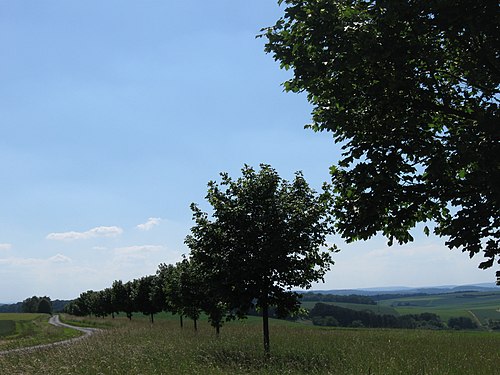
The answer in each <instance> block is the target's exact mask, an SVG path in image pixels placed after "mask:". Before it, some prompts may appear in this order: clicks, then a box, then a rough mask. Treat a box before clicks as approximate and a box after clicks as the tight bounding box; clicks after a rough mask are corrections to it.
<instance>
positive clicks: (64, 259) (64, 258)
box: [47, 254, 72, 263]
mask: <svg viewBox="0 0 500 375" xmlns="http://www.w3.org/2000/svg"><path fill="white" fill-rule="evenodd" d="M47 260H48V261H49V262H50V263H71V261H72V260H71V258H69V257H67V256H66V255H62V254H56V255H54V256H53V257H50V258H49V259H47Z"/></svg>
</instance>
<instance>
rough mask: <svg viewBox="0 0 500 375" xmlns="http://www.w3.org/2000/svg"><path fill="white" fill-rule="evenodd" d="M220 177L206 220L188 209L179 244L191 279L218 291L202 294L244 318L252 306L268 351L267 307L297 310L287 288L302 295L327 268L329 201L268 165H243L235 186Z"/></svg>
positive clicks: (293, 295)
mask: <svg viewBox="0 0 500 375" xmlns="http://www.w3.org/2000/svg"><path fill="white" fill-rule="evenodd" d="M221 177H222V181H221V183H220V184H218V183H216V182H213V181H212V182H210V183H209V188H208V193H207V196H206V199H207V201H208V202H209V203H210V205H211V206H212V207H213V214H212V216H213V220H212V219H210V218H209V215H208V214H207V213H205V212H203V211H201V209H199V208H198V207H197V206H196V205H194V204H193V205H192V210H193V217H194V220H195V221H196V225H195V226H194V227H193V228H192V229H191V233H192V234H191V235H190V236H188V237H187V239H186V243H187V245H188V246H189V248H190V249H191V254H190V256H191V259H192V261H193V263H194V264H196V266H197V269H198V271H197V272H198V273H201V272H204V273H205V275H204V276H203V277H204V278H206V279H207V280H211V282H210V284H211V285H214V286H215V288H216V289H217V292H216V293H210V291H208V290H207V291H206V293H207V295H208V294H210V295H211V296H212V297H213V298H217V296H218V298H219V299H220V302H221V303H222V304H223V305H225V306H226V307H230V308H231V310H234V309H235V310H238V311H240V312H241V313H243V314H244V313H246V312H247V311H248V310H249V309H250V308H251V307H253V306H254V304H255V305H256V306H257V307H258V308H260V309H261V311H262V314H263V324H264V326H263V328H264V348H265V350H266V351H268V350H269V332H268V326H267V318H268V312H269V307H270V306H275V307H276V309H277V312H278V314H280V315H285V314H286V313H288V312H292V311H296V310H297V309H298V307H299V306H300V303H299V301H298V294H297V293H295V292H293V291H291V289H292V287H299V288H309V287H310V286H311V283H312V282H314V281H318V280H321V279H322V277H323V275H324V274H325V272H326V271H327V270H328V269H329V267H330V264H331V263H332V261H331V257H330V254H329V253H327V252H324V251H322V249H321V247H322V246H325V245H326V243H325V240H326V235H327V234H328V233H329V227H328V222H327V221H326V219H325V214H326V208H327V202H328V199H329V195H328V194H327V193H323V194H320V195H318V194H316V193H315V192H314V191H313V190H312V189H311V188H310V187H309V185H308V184H307V182H306V181H305V179H304V178H303V176H302V175H301V174H300V173H297V174H296V176H295V179H294V180H293V181H292V182H288V181H286V180H283V179H282V178H281V177H280V176H279V175H278V174H277V172H276V171H275V170H274V169H272V168H271V167H270V166H269V165H261V169H260V170H259V171H255V170H254V169H253V168H251V167H249V166H245V167H244V168H243V169H242V177H240V178H238V179H237V180H233V179H232V178H231V177H229V175H228V174H226V173H222V174H221ZM214 302H215V301H214Z"/></svg>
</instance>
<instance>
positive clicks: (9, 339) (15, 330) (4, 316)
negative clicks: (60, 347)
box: [0, 313, 81, 351]
mask: <svg viewBox="0 0 500 375" xmlns="http://www.w3.org/2000/svg"><path fill="white" fill-rule="evenodd" d="M48 319H49V316H48V315H46V314H11V313H0V351H3V350H8V349H15V348H23V347H27V346H34V345H39V344H47V343H51V342H55V341H61V340H65V339H69V338H73V337H78V336H80V335H81V333H80V332H78V331H75V330H73V329H69V328H61V327H54V326H52V325H50V324H48Z"/></svg>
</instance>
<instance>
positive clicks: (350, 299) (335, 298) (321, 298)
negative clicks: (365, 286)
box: [300, 292, 377, 305]
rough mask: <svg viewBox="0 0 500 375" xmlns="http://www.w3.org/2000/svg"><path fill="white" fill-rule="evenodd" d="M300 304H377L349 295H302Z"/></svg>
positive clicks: (361, 297)
mask: <svg viewBox="0 0 500 375" xmlns="http://www.w3.org/2000/svg"><path fill="white" fill-rule="evenodd" d="M300 300H301V301H302V302H307V301H318V302H345V303H357V304H361V305H376V304H377V302H375V300H374V299H373V298H372V297H369V296H361V295H358V294H350V295H348V296H341V295H336V294H322V293H312V292H309V293H304V294H303V295H302V298H301V299H300Z"/></svg>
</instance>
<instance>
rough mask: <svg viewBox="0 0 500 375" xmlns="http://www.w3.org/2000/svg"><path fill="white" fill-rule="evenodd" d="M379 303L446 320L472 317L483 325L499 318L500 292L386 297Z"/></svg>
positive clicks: (401, 312) (403, 310)
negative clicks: (433, 315)
mask: <svg viewBox="0 0 500 375" xmlns="http://www.w3.org/2000/svg"><path fill="white" fill-rule="evenodd" d="M378 303H379V305H381V306H384V307H388V308H393V309H395V310H396V311H397V312H398V313H399V314H401V315H403V314H420V313H423V312H431V313H435V314H437V315H439V316H440V317H441V319H443V320H444V321H447V320H448V319H449V318H451V317H458V316H464V317H469V318H470V317H473V318H474V319H476V318H477V320H478V322H479V323H481V324H482V325H485V324H486V323H487V321H488V319H492V320H500V292H461V293H446V294H435V295H427V296H411V297H404V298H395V299H388V300H383V301H380V302H378Z"/></svg>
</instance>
